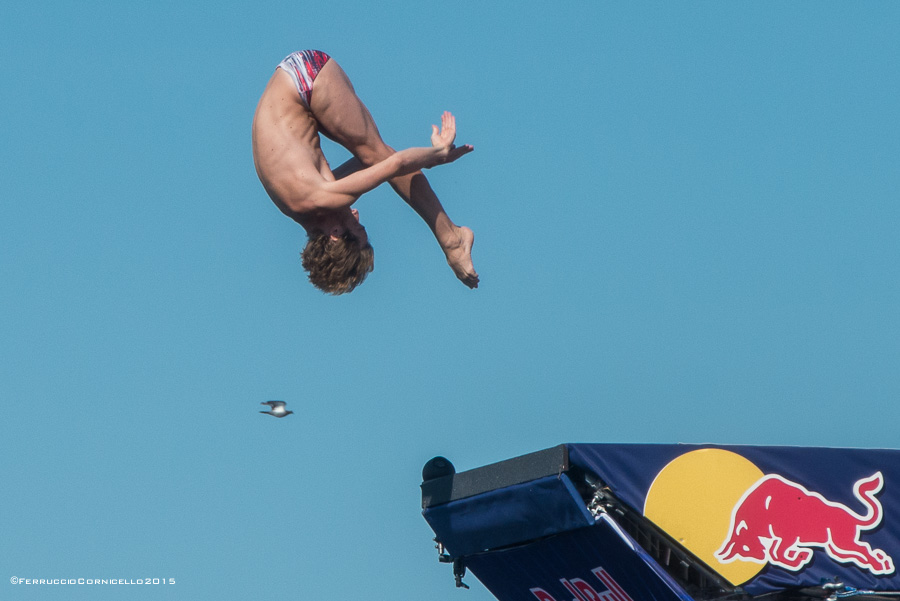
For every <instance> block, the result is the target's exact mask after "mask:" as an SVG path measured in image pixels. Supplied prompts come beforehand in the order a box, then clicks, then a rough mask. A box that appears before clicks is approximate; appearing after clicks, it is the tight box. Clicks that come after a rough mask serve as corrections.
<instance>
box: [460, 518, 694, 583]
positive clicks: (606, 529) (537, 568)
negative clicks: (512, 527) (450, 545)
mask: <svg viewBox="0 0 900 601" xmlns="http://www.w3.org/2000/svg"><path fill="white" fill-rule="evenodd" d="M466 565H467V566H468V568H469V569H470V570H471V571H472V573H473V574H475V576H477V577H478V580H480V581H481V583H482V584H484V585H485V586H486V587H487V588H488V590H490V591H491V593H493V595H494V596H495V597H497V599H500V600H501V601H692V599H691V597H690V596H689V595H688V594H687V593H686V592H685V591H684V590H682V589H681V587H679V585H678V584H676V583H675V581H674V580H673V579H672V578H671V577H669V576H668V574H666V572H665V571H664V570H663V569H662V568H661V567H660V566H659V565H657V564H656V562H655V561H654V560H653V559H652V558H651V557H649V556H648V555H647V554H646V553H645V552H644V551H643V550H642V549H641V548H640V546H638V545H637V544H636V543H635V542H634V540H632V539H631V537H629V536H628V534H627V533H625V532H623V531H622V530H621V529H620V528H619V527H618V525H617V524H616V523H615V522H614V521H613V520H612V519H610V518H609V517H608V516H605V515H603V516H600V517H599V518H598V519H597V521H596V522H595V524H594V525H593V526H590V527H581V528H578V529H577V530H571V531H569V532H566V533H563V534H558V535H555V536H550V537H547V538H544V539H541V540H539V541H535V542H533V543H529V544H525V545H518V546H515V547H511V548H508V549H503V550H498V551H493V552H490V553H481V554H477V555H472V556H470V557H467V558H466Z"/></svg>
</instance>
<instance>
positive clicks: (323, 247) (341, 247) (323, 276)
mask: <svg viewBox="0 0 900 601" xmlns="http://www.w3.org/2000/svg"><path fill="white" fill-rule="evenodd" d="M300 257H301V258H302V260H303V269H305V270H306V271H308V272H309V281H310V282H311V283H312V285H313V286H315V287H316V288H318V289H319V290H321V291H323V292H327V293H328V294H334V295H338V294H344V293H346V292H350V291H351V290H353V289H354V288H356V287H357V286H359V285H360V284H362V283H363V280H365V279H366V276H367V275H369V273H371V272H372V270H373V269H374V268H375V251H374V250H372V246H371V245H370V244H367V245H366V246H365V247H363V248H360V247H359V239H358V238H357V237H356V236H354V235H353V234H351V233H350V232H345V233H344V235H343V236H341V237H340V238H338V239H336V240H335V239H333V238H332V237H331V236H329V235H328V234H324V233H320V234H317V235H315V236H312V237H310V239H309V242H307V243H306V248H304V249H303V252H302V253H300Z"/></svg>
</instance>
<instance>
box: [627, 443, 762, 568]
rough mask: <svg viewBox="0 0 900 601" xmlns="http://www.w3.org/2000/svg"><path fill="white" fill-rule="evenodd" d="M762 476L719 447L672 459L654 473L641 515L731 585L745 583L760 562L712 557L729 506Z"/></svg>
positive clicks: (724, 535) (722, 533) (728, 517)
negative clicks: (721, 559) (723, 561)
mask: <svg viewBox="0 0 900 601" xmlns="http://www.w3.org/2000/svg"><path fill="white" fill-rule="evenodd" d="M762 477H763V473H762V472H761V471H760V469H759V468H758V467H756V466H755V465H753V463H751V462H750V461H749V460H747V459H745V458H743V457H741V456H740V455H738V454H737V453H732V452H731V451H725V450H722V449H700V450H697V451H691V452H689V453H685V454H684V455H681V456H680V457H677V458H675V459H673V460H672V461H671V462H669V464H668V465H666V466H665V467H664V468H663V469H662V470H661V471H660V472H659V474H657V476H656V479H655V480H653V484H651V485H650V490H649V491H648V492H647V500H646V501H645V502H644V515H645V516H646V517H647V518H648V519H650V520H651V521H652V522H653V523H654V524H656V525H657V526H659V527H660V528H662V529H663V530H664V531H665V532H666V533H667V534H668V535H669V536H671V537H672V538H674V539H675V540H677V541H678V542H679V543H680V544H681V545H683V546H684V547H685V548H687V549H688V550H689V551H690V552H691V553H693V554H694V555H696V556H697V557H698V558H700V559H701V560H703V561H704V562H705V563H706V564H707V565H708V566H709V567H711V568H712V569H714V570H715V571H716V572H718V573H719V574H721V575H722V576H723V577H724V578H725V579H726V580H728V581H729V582H730V583H731V584H733V585H739V584H742V583H744V582H747V581H748V580H750V579H751V578H753V577H754V576H756V575H757V574H758V573H759V572H760V570H762V568H763V566H762V565H760V564H758V563H752V562H746V561H735V562H731V563H722V562H720V561H719V560H718V559H716V557H715V552H716V551H718V549H719V547H721V546H722V543H724V542H725V540H726V539H727V538H728V534H729V528H730V526H731V511H732V509H733V508H734V506H735V505H736V504H737V502H738V501H739V500H740V498H741V496H742V495H743V494H744V493H745V492H747V490H748V489H749V488H750V487H751V486H753V484H754V483H755V482H756V481H757V480H759V479H760V478H762Z"/></svg>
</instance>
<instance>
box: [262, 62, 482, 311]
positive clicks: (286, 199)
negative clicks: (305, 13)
mask: <svg viewBox="0 0 900 601" xmlns="http://www.w3.org/2000/svg"><path fill="white" fill-rule="evenodd" d="M320 133H321V134H324V135H325V136H327V137H328V138H330V139H332V140H334V141H336V142H337V143H339V144H341V145H342V146H344V147H345V148H346V149H347V150H349V151H350V152H351V153H352V154H353V156H354V158H353V159H350V160H349V161H347V162H346V163H344V164H343V165H341V166H340V167H338V168H337V169H335V170H334V171H332V170H331V168H330V167H329V165H328V162H327V161H326V159H325V156H324V154H323V153H322V149H321V146H320V141H319V134H320ZM455 138H456V120H455V118H454V117H453V115H451V114H450V113H449V112H445V113H444V114H443V115H442V116H441V127H440V129H438V127H437V126H435V125H433V126H432V135H431V147H422V148H408V149H406V150H401V151H399V152H397V151H395V150H394V149H393V148H391V147H389V146H388V145H387V144H385V143H384V141H383V140H382V139H381V135H380V134H379V133H378V128H377V127H376V125H375V121H374V120H373V119H372V116H371V114H370V113H369V111H368V109H367V108H366V106H365V105H364V104H363V103H362V101H361V100H360V99H359V97H358V96H357V95H356V92H355V91H354V89H353V85H352V84H351V83H350V80H349V78H348V77H347V75H346V74H345V73H344V71H343V69H341V67H340V65H338V64H337V62H335V60H334V59H332V58H331V57H329V56H328V55H327V54H325V53H324V52H319V51H317V50H303V51H300V52H295V53H293V54H291V55H289V56H288V57H287V58H285V59H284V60H283V61H282V62H281V64H279V65H278V67H277V68H276V69H275V74H274V75H273V76H272V78H271V79H270V80H269V83H268V85H267V86H266V89H265V91H264V92H263V95H262V98H261V99H260V101H259V105H258V107H257V109H256V115H255V116H254V118H253V160H254V163H255V165H256V172H257V174H258V175H259V179H260V181H261V182H262V184H263V186H264V187H265V189H266V191H267V192H268V194H269V196H270V197H271V198H272V200H273V201H274V202H275V204H276V205H277V206H278V208H279V209H281V211H282V212H283V213H285V214H286V215H288V216H289V217H291V218H292V219H294V221H296V222H297V223H299V224H300V225H301V226H303V228H304V229H305V230H306V232H307V235H308V236H309V241H308V242H307V244H306V248H304V250H303V253H302V258H303V267H304V269H306V270H307V271H308V272H309V279H310V281H311V282H312V284H313V285H314V286H316V287H317V288H319V289H321V290H323V291H325V292H328V293H331V294H343V293H345V292H350V291H351V290H353V289H354V288H355V287H356V286H358V285H359V284H360V283H362V281H363V280H364V279H365V277H366V275H368V273H369V272H371V271H372V268H373V252H372V247H371V245H370V244H369V243H368V237H367V235H366V230H365V228H364V227H363V226H362V225H361V224H360V223H359V213H358V212H357V211H356V210H355V209H351V206H352V205H353V203H355V202H356V201H357V200H358V199H359V197H360V196H361V195H362V194H364V193H365V192H368V191H370V190H373V189H374V188H376V187H377V186H379V185H381V184H382V183H384V182H389V183H390V184H391V186H392V187H393V188H394V190H395V191H396V192H397V194H399V195H400V197H402V198H403V200H405V201H406V202H407V203H408V204H409V205H410V206H411V207H412V208H413V209H414V210H415V211H416V212H417V213H418V214H419V215H420V216H421V217H422V219H423V220H424V221H425V223H427V224H428V226H429V227H430V228H431V231H432V232H433V233H434V236H435V238H436V239H437V241H438V244H440V246H441V249H442V250H443V251H444V255H445V256H446V258H447V263H448V264H449V265H450V267H451V268H452V269H453V272H454V273H455V274H456V277H458V278H459V279H460V281H462V283H463V284H465V285H466V286H468V287H469V288H477V287H478V274H477V273H476V272H475V267H474V265H473V264H472V244H473V242H474V239H475V236H474V234H473V233H472V230H470V229H469V228H467V227H459V226H457V225H456V224H454V223H453V222H452V221H451V220H450V218H449V217H448V216H447V213H446V212H445V211H444V208H443V206H441V203H440V201H439V200H438V198H437V196H436V195H435V193H434V191H433V190H432V189H431V186H430V185H429V183H428V180H427V179H426V178H425V176H424V175H423V174H422V172H421V170H422V169H427V168H430V167H434V166H435V165H442V164H445V163H452V162H453V161H455V160H457V159H458V158H460V157H461V156H463V155H464V154H467V153H469V152H471V151H472V150H473V148H472V146H469V145H464V146H460V147H457V146H456V145H454V143H453V142H454V140H455Z"/></svg>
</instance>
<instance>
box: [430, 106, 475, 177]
mask: <svg viewBox="0 0 900 601" xmlns="http://www.w3.org/2000/svg"><path fill="white" fill-rule="evenodd" d="M454 140H456V117H454V116H453V115H452V114H451V113H450V111H444V114H443V115H441V128H440V130H438V126H437V125H432V126H431V146H432V147H433V148H434V149H435V150H437V151H438V162H437V163H435V164H437V165H442V164H444V163H452V162H453V161H455V160H456V159H458V158H459V157H461V156H463V155H464V154H469V153H470V152H472V151H473V150H475V148H474V147H472V146H471V145H469V144H464V145H462V146H459V147H457V146H456V145H455V144H454V143H453V142H454Z"/></svg>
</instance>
